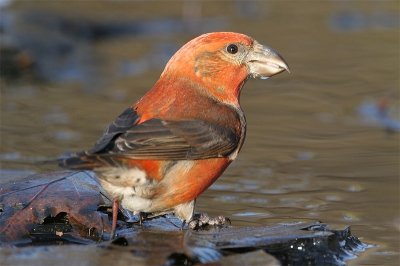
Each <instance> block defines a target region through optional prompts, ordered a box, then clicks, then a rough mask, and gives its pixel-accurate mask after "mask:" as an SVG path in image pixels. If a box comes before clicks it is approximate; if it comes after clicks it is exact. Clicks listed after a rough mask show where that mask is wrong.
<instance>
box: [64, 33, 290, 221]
mask: <svg viewBox="0 0 400 266" xmlns="http://www.w3.org/2000/svg"><path fill="white" fill-rule="evenodd" d="M285 70H286V71H287V72H290V71H289V66H288V64H287V63H286V61H285V60H284V59H283V57H282V56H281V55H280V54H279V53H278V52H276V51H275V50H273V49H272V48H270V47H268V46H265V45H262V44H260V43H259V42H257V41H256V40H255V39H253V38H251V37H249V36H247V35H244V34H241V33H235V32H211V33H206V34H203V35H200V36H198V37H196V38H194V39H192V40H191V41H189V42H188V43H186V44H185V45H183V46H182V47H181V48H180V49H179V50H178V51H177V52H176V53H175V54H174V55H173V56H172V57H171V59H170V60H169V61H168V63H167V64H166V66H165V69H164V70H163V72H162V73H161V76H160V78H159V79H158V81H157V82H156V83H155V85H154V86H153V87H152V88H151V89H150V90H149V91H148V92H147V93H146V94H145V95H144V96H143V97H142V98H141V99H139V100H138V101H137V102H136V103H135V104H133V105H132V106H130V107H128V108H127V109H126V110H125V111H123V112H122V113H121V115H119V116H118V117H117V118H116V119H115V120H114V121H113V122H112V123H111V124H110V125H109V126H108V127H107V128H106V130H105V131H104V133H103V135H102V136H101V138H100V139H99V140H98V141H97V142H96V143H95V144H94V146H93V148H92V149H89V150H84V151H80V152H76V153H72V154H70V155H69V156H68V157H66V158H63V159H61V161H59V165H60V166H61V167H64V168H69V169H77V170H81V169H89V170H93V171H94V172H95V173H96V174H97V175H98V176H99V180H100V184H101V186H102V187H103V188H104V190H105V191H106V192H107V193H108V194H109V195H110V196H112V197H113V198H114V200H115V202H116V203H118V202H119V203H120V204H121V205H122V207H124V208H125V209H127V210H129V211H131V212H133V213H134V214H140V216H139V217H140V221H142V219H143V218H145V217H156V216H159V215H163V214H173V215H175V216H176V217H177V218H179V219H180V220H181V221H182V227H183V226H184V225H185V223H189V225H191V226H190V228H196V227H197V226H199V224H200V225H202V224H204V223H208V224H221V223H222V224H223V223H224V222H226V219H224V218H221V217H225V216H221V217H216V218H209V217H208V216H207V215H200V218H198V219H197V220H196V219H194V218H195V201H196V198H197V197H198V196H199V195H200V194H201V193H203V192H204V191H205V190H206V189H207V188H208V187H210V186H211V184H213V183H214V182H215V181H216V180H217V178H219V177H220V176H221V174H222V173H223V172H224V171H225V170H226V168H227V167H228V166H229V165H230V164H231V162H232V161H233V160H235V158H236V157H237V155H238V153H239V151H240V149H241V148H242V145H243V143H244V140H245V136H246V119H245V115H244V112H243V110H242V109H241V106H240V102H239V100H240V94H241V91H242V88H243V86H244V84H245V83H246V81H247V80H248V79H249V78H261V79H267V78H269V77H271V76H274V75H277V74H279V73H281V72H283V71H285ZM145 214H146V216H145ZM147 215H150V216H147ZM197 217H199V216H197ZM114 222H115V221H114Z"/></svg>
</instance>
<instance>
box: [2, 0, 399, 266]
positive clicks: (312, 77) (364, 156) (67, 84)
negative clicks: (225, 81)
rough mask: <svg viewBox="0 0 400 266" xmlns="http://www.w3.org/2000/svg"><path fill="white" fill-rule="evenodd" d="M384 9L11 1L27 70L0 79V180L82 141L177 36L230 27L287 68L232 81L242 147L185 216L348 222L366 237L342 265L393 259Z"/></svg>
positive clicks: (395, 93)
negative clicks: (239, 83) (239, 86)
mask: <svg viewBox="0 0 400 266" xmlns="http://www.w3.org/2000/svg"><path fill="white" fill-rule="evenodd" d="M398 11H399V4H398V3H397V2H396V1H376V2H361V1H357V2H355V1H350V2H346V1H323V2H322V1H321V2H316V1H310V2H307V1H301V2H295V1H293V2H291V1H285V2H283V1H282V2H277V1H272V2H269V1H264V2H252V1H247V2H238V1H233V2H228V1H223V2H218V1H213V2H205V3H203V4H199V3H196V2H191V1H186V3H185V4H184V3H183V2H179V1H174V2H163V1H160V2H157V1H154V2H150V3H148V2H137V3H117V4H111V3H108V2H101V3H92V2H90V3H89V2H84V3H78V2H69V3H67V2H58V3H52V4H51V5H50V4H46V3H45V2H43V3H41V4H39V3H35V4H29V3H27V2H22V3H19V2H17V3H13V4H12V6H11V7H8V8H6V9H3V10H2V13H3V14H7V17H8V20H7V21H6V22H7V23H6V26H5V25H4V23H5V22H2V23H3V25H2V27H3V29H5V30H4V32H5V33H6V34H7V35H8V37H10V38H11V40H13V41H11V43H14V45H15V43H16V45H17V46H19V47H23V49H26V50H27V53H28V54H29V55H30V56H31V57H32V58H33V60H34V61H36V62H35V64H36V65H35V67H36V68H35V69H34V70H30V71H28V73H25V72H24V73H23V74H22V76H21V77H19V79H18V80H17V81H9V80H5V79H4V78H2V86H1V151H0V159H1V172H0V173H1V178H2V179H1V182H2V183H3V182H6V181H7V180H10V179H15V178H19V177H21V176H26V175H29V174H31V173H42V172H49V171H55V170H57V169H56V168H54V167H50V166H40V165H35V164H33V163H32V162H33V161H35V160H40V159H43V158H51V157H56V156H59V155H60V154H63V153H65V152H68V151H76V150H81V149H86V148H90V147H91V146H92V144H93V143H94V142H95V141H96V140H97V138H98V137H99V136H100V135H101V133H102V131H103V129H104V128H105V127H106V126H107V125H108V123H109V122H111V121H112V120H113V119H114V118H115V117H116V116H117V115H119V114H120V113H121V112H122V111H123V110H124V109H125V108H126V107H127V106H129V105H131V104H133V103H134V102H135V101H136V100H137V99H139V97H140V96H141V95H143V94H144V93H145V92H146V91H147V90H148V89H149V88H151V86H152V85H153V84H154V82H155V81H156V80H157V78H158V76H159V75H160V73H161V71H162V68H163V65H164V64H165V63H166V60H167V59H168V58H169V57H170V56H171V55H172V54H173V53H174V52H175V51H176V50H177V49H178V48H179V47H180V46H181V45H182V44H184V43H185V42H186V41H188V40H190V39H192V38H193V37H195V36H197V35H199V34H201V33H203V32H209V31H221V30H224V31H236V32H242V33H245V34H248V35H250V36H252V37H254V38H256V39H257V40H258V41H259V42H261V43H263V44H266V45H269V46H271V47H273V48H274V49H276V50H277V51H279V52H280V53H281V54H282V55H283V56H284V58H285V59H286V61H287V62H288V63H289V65H290V67H291V73H290V74H288V73H283V74H280V75H278V76H276V77H273V78H271V79H269V80H266V81H265V80H250V81H249V82H248V83H247V84H246V86H245V88H244V91H243V92H242V96H241V104H242V107H243V109H244V110H245V113H246V117H247V121H248V134H247V139H246V142H245V145H244V147H243V149H242V151H241V153H240V154H239V156H238V158H237V159H236V161H235V162H234V163H233V164H232V165H231V166H230V167H229V169H228V170H227V171H226V172H225V173H224V175H223V176H222V177H221V178H220V179H219V180H218V181H217V182H216V183H215V184H214V185H213V186H212V187H210V189H208V190H207V191H206V192H205V193H204V194H202V195H201V196H200V198H199V199H198V205H197V211H204V212H208V213H209V214H211V215H220V214H224V215H228V216H229V217H231V219H232V222H233V224H234V225H243V226H257V225H266V224H270V223H278V222H290V221H299V220H304V221H316V220H320V221H323V222H325V223H328V224H332V223H338V224H346V225H350V226H351V228H352V232H353V234H354V235H356V236H357V237H360V238H361V239H362V241H363V242H366V243H374V244H378V245H379V246H378V247H375V248H372V249H370V250H369V251H367V252H365V253H363V254H362V255H361V256H360V257H359V258H357V259H355V260H353V261H350V262H349V264H371V265H398V264H399V233H400V232H399V231H400V226H399V223H400V214H399V127H400V126H399V123H400V122H399V119H400V117H399V116H400V115H399V113H400V109H399V16H398ZM44 18H46V19H44ZM60 21H62V22H63V23H60ZM66 25H67V26H66ZM93 25H96V26H93ZM105 25H106V26H107V25H114V26H113V27H114V28H113V27H106V26H105ZM132 25H134V26H132ZM99 29H100V30H99ZM96 30H97V31H96ZM66 32H67V33H66ZM93 32H94V33H93ZM111 33H114V34H111ZM21 43H23V45H22V44H21ZM2 44H3V45H4V42H2ZM60 47H63V48H62V49H61V48H60ZM38 69H39V70H38ZM34 77H36V78H34Z"/></svg>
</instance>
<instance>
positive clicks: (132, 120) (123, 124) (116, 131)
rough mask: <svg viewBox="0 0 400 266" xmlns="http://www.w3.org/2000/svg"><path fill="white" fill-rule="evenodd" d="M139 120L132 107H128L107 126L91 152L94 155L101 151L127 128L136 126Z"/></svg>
mask: <svg viewBox="0 0 400 266" xmlns="http://www.w3.org/2000/svg"><path fill="white" fill-rule="evenodd" d="M139 120H140V115H138V114H137V113H136V111H135V110H134V109H132V107H129V108H128V109H126V110H125V111H124V112H122V114H120V115H119V116H118V117H117V118H116V119H115V120H114V122H112V123H111V124H110V125H109V126H108V128H107V129H106V130H105V131H104V133H103V136H101V138H100V139H99V140H98V141H97V142H96V143H95V144H94V147H93V149H92V150H91V152H92V153H94V152H98V151H101V150H102V149H104V148H105V147H106V146H107V145H108V144H109V143H110V141H112V140H113V139H114V138H115V137H117V136H118V135H120V134H122V133H125V132H126V131H127V130H128V129H129V128H131V127H133V126H134V125H136V124H137V122H139Z"/></svg>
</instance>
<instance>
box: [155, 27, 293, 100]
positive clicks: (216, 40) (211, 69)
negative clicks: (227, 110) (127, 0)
mask: <svg viewBox="0 0 400 266" xmlns="http://www.w3.org/2000/svg"><path fill="white" fill-rule="evenodd" d="M285 70H287V71H289V66H288V64H287V63H286V61H285V60H284V59H283V57H282V56H281V55H280V54H278V53H277V52H276V51H275V50H273V49H272V48H270V47H268V46H265V45H262V44H259V43H258V42H257V41H256V40H254V39H252V38H250V37H248V36H246V35H243V34H239V33H233V32H214V33H207V34H203V35H201V36H199V37H197V38H195V39H193V40H191V41H190V42H188V43H187V44H185V45H184V46H183V47H182V48H181V49H179V51H178V52H176V54H175V55H174V56H173V57H172V58H171V59H170V61H169V62H168V64H167V66H166V67H165V70H164V72H163V73H162V75H161V78H163V77H167V76H168V77H171V76H173V77H174V78H181V79H182V78H183V79H184V78H189V79H191V80H193V81H196V82H199V83H200V84H202V85H204V87H205V88H207V89H208V90H209V91H210V92H211V93H212V94H213V95H214V96H216V97H217V98H218V99H220V100H221V101H223V102H230V103H235V104H236V103H237V104H238V100H239V95H240V90H241V88H242V86H243V84H244V83H245V81H246V80H247V79H248V78H249V77H254V78H268V77H271V76H274V75H276V74H279V73H281V72H283V71H285Z"/></svg>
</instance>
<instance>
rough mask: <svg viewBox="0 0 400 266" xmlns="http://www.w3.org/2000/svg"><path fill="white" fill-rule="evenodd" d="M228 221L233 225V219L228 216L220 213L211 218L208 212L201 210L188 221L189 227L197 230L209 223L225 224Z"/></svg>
mask: <svg viewBox="0 0 400 266" xmlns="http://www.w3.org/2000/svg"><path fill="white" fill-rule="evenodd" d="M227 223H228V224H229V225H231V220H230V219H229V218H228V217H225V216H222V215H220V216H217V217H215V218H211V217H210V216H208V214H207V213H204V212H201V213H196V214H195V215H194V217H193V219H192V220H191V221H190V222H189V223H188V227H189V229H192V230H196V229H200V228H202V227H205V226H207V225H224V224H227Z"/></svg>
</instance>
